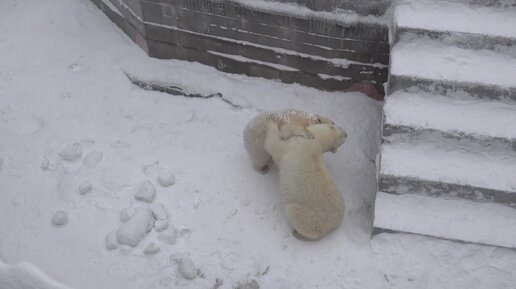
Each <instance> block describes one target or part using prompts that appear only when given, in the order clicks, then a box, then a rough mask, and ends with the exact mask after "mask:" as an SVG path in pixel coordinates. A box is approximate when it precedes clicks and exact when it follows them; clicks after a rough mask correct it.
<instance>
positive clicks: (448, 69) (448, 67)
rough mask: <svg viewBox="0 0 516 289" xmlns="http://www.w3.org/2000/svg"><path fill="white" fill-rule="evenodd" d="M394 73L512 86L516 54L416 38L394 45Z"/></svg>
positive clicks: (424, 77) (392, 54)
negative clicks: (473, 48)
mask: <svg viewBox="0 0 516 289" xmlns="http://www.w3.org/2000/svg"><path fill="white" fill-rule="evenodd" d="M391 74H392V75H400V76H408V77H412V78H414V77H415V78H422V79H433V80H437V81H447V82H450V81H451V82H466V83H478V84H480V85H494V86H498V87H502V88H504V87H507V88H511V87H514V86H516V58H514V57H511V56H509V55H506V54H501V53H498V52H495V51H489V50H469V49H463V48H458V47H454V46H447V45H445V44H443V43H440V42H439V41H437V40H430V39H424V38H422V39H414V40H411V41H409V42H403V41H401V42H398V43H397V44H396V45H395V46H394V47H393V49H392V52H391Z"/></svg>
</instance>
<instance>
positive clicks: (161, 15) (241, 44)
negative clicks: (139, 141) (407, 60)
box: [91, 0, 390, 94]
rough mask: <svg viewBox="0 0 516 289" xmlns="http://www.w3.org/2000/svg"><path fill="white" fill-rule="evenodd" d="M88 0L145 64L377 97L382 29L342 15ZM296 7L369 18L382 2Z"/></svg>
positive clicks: (384, 51)
mask: <svg viewBox="0 0 516 289" xmlns="http://www.w3.org/2000/svg"><path fill="white" fill-rule="evenodd" d="M91 1H92V2H94V3H95V4H96V5H97V6H98V7H99V8H100V9H101V10H103V11H104V13H105V14H106V15H107V16H108V17H110V19H111V20H112V21H113V22H115V23H116V24H117V25H118V26H119V27H120V28H122V30H124V32H125V33H127V34H128V35H129V36H130V37H131V38H132V39H133V40H134V41H135V42H136V43H137V44H138V45H140V47H142V48H143V49H144V50H145V51H146V52H147V53H148V54H149V55H150V56H151V57H156V58H163V59H169V58H174V59H182V60H188V61H197V62H200V63H203V64H207V65H211V66H213V67H216V68H217V69H219V70H221V71H225V72H230V73H241V74H246V75H249V76H258V77H264V78H269V79H280V80H281V81H283V82H286V83H294V82H296V83H300V84H303V85H306V86H311V87H316V88H320V89H325V90H345V89H347V88H349V87H350V86H351V85H352V84H354V83H357V82H360V83H363V82H364V81H368V82H371V83H372V84H373V85H374V87H375V88H376V89H377V90H378V91H379V92H380V93H381V94H383V93H384V92H383V83H384V82H385V81H386V80H387V65H388V62H389V44H388V28H387V27H386V25H382V24H377V23H373V22H365V21H356V19H354V21H347V20H346V19H345V18H346V17H345V16H342V19H338V18H337V17H330V18H333V19H328V17H321V15H323V14H321V13H319V12H315V11H314V13H311V14H310V15H299V14H295V13H293V14H290V13H286V12H285V10H281V11H280V10H278V11H276V10H275V5H274V3H269V4H272V5H269V6H268V7H267V9H264V8H263V7H261V8H260V7H259V6H256V5H247V4H246V3H245V1H237V0H235V1H232V0H91ZM277 2H295V1H285V0H278V1H277ZM297 2H300V3H301V2H302V3H301V4H304V5H306V6H307V7H313V8H314V10H328V9H336V8H335V7H337V6H338V7H348V8H349V7H355V8H356V9H358V8H359V7H361V8H360V9H364V11H365V10H367V11H373V10H374V11H377V10H375V9H380V8H379V7H380V6H382V5H386V4H385V3H388V2H389V1H387V0H385V1H383V0H380V1H350V0H319V1H314V0H298V1H297ZM373 2H374V3H375V5H373V4H371V3H373ZM357 3H359V4H357ZM367 3H369V4H367ZM382 3H383V4H382ZM389 3H390V2H389ZM279 4H280V5H281V3H279ZM257 7H258V8H257ZM382 7H383V6H382ZM382 9H383V8H382ZM378 11H379V10H378ZM362 12H363V11H362ZM318 13H319V14H318ZM325 15H327V14H325ZM355 18H357V17H356V16H355Z"/></svg>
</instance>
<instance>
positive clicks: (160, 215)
mask: <svg viewBox="0 0 516 289" xmlns="http://www.w3.org/2000/svg"><path fill="white" fill-rule="evenodd" d="M151 210H152V214H154V218H156V219H158V220H168V212H167V208H166V207H165V205H164V204H162V203H154V204H152V205H151Z"/></svg>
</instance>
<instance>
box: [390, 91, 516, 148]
mask: <svg viewBox="0 0 516 289" xmlns="http://www.w3.org/2000/svg"><path fill="white" fill-rule="evenodd" d="M384 113H385V123H386V124H390V125H395V126H396V125H399V126H409V127H415V128H423V129H432V130H439V131H443V132H449V133H464V134H469V135H475V136H479V137H492V138H507V139H516V128H515V126H514V125H515V124H516V105H513V104H508V103H504V102H499V101H493V100H485V99H478V98H471V97H467V96H465V97H453V98H452V97H447V96H442V95H434V94H430V93H426V92H416V93H412V92H406V91H396V92H394V93H393V94H391V95H389V96H388V97H387V99H386V102H385V106H384Z"/></svg>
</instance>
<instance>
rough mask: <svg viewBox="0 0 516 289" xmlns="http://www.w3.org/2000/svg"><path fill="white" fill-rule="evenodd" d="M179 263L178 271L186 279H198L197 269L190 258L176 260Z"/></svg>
mask: <svg viewBox="0 0 516 289" xmlns="http://www.w3.org/2000/svg"><path fill="white" fill-rule="evenodd" d="M173 261H174V262H176V263H177V270H178V271H179V273H180V274H181V276H183V277H184V278H185V279H189V280H193V279H195V278H196V277H197V268H196V267H195V265H194V263H193V261H192V259H191V258H190V257H189V256H186V257H181V258H174V259H173Z"/></svg>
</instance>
